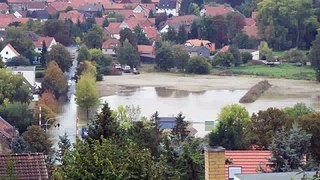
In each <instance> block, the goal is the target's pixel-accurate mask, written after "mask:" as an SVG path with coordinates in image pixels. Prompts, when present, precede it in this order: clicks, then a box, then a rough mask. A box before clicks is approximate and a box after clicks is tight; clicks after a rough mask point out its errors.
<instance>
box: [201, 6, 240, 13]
mask: <svg viewBox="0 0 320 180" xmlns="http://www.w3.org/2000/svg"><path fill="white" fill-rule="evenodd" d="M231 12H235V10H234V9H233V8H232V7H231V6H226V5H215V6H209V5H204V8H203V9H201V11H200V16H219V15H222V16H224V15H227V14H229V13H231Z"/></svg>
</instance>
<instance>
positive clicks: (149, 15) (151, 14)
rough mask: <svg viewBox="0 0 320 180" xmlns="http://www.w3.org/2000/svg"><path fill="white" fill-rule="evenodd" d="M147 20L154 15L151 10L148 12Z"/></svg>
mask: <svg viewBox="0 0 320 180" xmlns="http://www.w3.org/2000/svg"><path fill="white" fill-rule="evenodd" d="M148 18H154V14H153V11H152V9H151V10H150V11H149V14H148Z"/></svg>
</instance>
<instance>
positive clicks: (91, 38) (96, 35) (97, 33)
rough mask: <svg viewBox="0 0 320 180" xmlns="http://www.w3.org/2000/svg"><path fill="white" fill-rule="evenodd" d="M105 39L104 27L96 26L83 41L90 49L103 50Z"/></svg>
mask: <svg viewBox="0 0 320 180" xmlns="http://www.w3.org/2000/svg"><path fill="white" fill-rule="evenodd" d="M103 37H104V35H103V29H102V27H99V26H97V25H94V26H93V27H92V28H91V29H90V30H89V31H88V33H87V34H86V35H85V36H84V40H83V41H84V43H85V44H86V45H87V47H89V48H101V47H102V44H103V41H104V40H103Z"/></svg>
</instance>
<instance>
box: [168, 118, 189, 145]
mask: <svg viewBox="0 0 320 180" xmlns="http://www.w3.org/2000/svg"><path fill="white" fill-rule="evenodd" d="M185 118H186V117H185V116H183V114H182V113H179V114H178V115H177V117H176V121H175V122H176V125H175V126H174V128H173V129H172V131H171V133H172V135H173V136H174V137H175V138H177V140H178V141H179V142H183V141H184V139H185V138H186V137H187V136H188V135H189V133H188V132H187V127H188V125H189V123H188V122H186V121H185V120H184V119H185Z"/></svg>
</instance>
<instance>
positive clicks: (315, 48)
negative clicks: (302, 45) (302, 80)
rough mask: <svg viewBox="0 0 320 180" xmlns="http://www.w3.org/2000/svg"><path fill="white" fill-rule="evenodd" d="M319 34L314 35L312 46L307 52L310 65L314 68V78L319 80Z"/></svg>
mask: <svg viewBox="0 0 320 180" xmlns="http://www.w3.org/2000/svg"><path fill="white" fill-rule="evenodd" d="M319 56H320V35H319V34H318V35H317V36H316V39H315V40H314V41H313V42H312V47H311V50H310V54H309V60H310V61H311V66H312V67H313V68H314V70H315V74H316V78H317V80H318V81H319V82H320V59H319Z"/></svg>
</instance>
